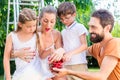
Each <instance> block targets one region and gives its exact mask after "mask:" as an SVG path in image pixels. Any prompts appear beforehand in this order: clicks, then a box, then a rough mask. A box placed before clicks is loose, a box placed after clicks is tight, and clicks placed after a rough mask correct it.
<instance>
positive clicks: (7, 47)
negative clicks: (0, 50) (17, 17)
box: [3, 35, 12, 80]
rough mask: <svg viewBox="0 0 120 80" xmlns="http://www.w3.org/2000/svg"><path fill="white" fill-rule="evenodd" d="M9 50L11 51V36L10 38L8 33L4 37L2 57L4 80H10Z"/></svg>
mask: <svg viewBox="0 0 120 80" xmlns="http://www.w3.org/2000/svg"><path fill="white" fill-rule="evenodd" d="M11 51H12V38H11V35H8V36H7V38H6V44H5V50H4V59H3V64H4V71H5V75H6V80H11V74H10V53H11Z"/></svg>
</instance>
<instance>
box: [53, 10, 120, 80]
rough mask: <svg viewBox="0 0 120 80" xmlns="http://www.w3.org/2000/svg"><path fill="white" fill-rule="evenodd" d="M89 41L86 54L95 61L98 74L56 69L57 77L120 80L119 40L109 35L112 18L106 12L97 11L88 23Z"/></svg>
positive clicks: (112, 22) (86, 79)
mask: <svg viewBox="0 0 120 80" xmlns="http://www.w3.org/2000/svg"><path fill="white" fill-rule="evenodd" d="M88 25H89V32H90V40H91V41H92V42H93V43H94V44H93V45H92V46H90V47H89V48H88V52H89V53H90V54H91V55H92V56H93V57H94V58H96V59H97V61H98V64H99V66H100V71H98V72H82V71H81V72H80V71H78V72H75V71H72V70H68V69H56V68H54V70H55V71H57V72H58V74H56V75H57V76H58V77H61V76H65V75H74V76H77V77H79V78H82V79H85V80H120V38H114V37H112V35H111V33H110V32H111V31H112V28H113V26H114V18H113V16H112V15H111V14H110V13H109V12H108V11H107V10H102V9H100V10H97V11H95V12H94V13H93V14H92V17H91V19H90V21H89V23H88Z"/></svg>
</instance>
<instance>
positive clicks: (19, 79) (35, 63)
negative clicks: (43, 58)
mask: <svg viewBox="0 0 120 80" xmlns="http://www.w3.org/2000/svg"><path fill="white" fill-rule="evenodd" d="M11 36H12V42H13V50H19V49H22V48H25V47H30V48H31V50H35V51H36V52H35V57H34V58H33V59H32V60H31V61H30V62H29V63H28V62H25V61H24V60H22V59H20V58H15V64H16V70H15V72H14V74H13V79H12V80H32V79H33V78H34V79H35V80H40V79H41V76H40V75H41V63H40V59H39V55H38V51H37V49H36V35H35V34H34V35H33V37H32V38H31V39H30V40H28V41H26V42H21V41H20V40H19V38H18V36H17V34H16V33H15V32H11ZM31 71H32V72H31ZM30 76H32V77H33V78H30ZM41 80H42V79H41Z"/></svg>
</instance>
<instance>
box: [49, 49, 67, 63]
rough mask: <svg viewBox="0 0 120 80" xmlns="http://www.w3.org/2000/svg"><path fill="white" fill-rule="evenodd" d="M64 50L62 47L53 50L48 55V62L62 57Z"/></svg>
mask: <svg viewBox="0 0 120 80" xmlns="http://www.w3.org/2000/svg"><path fill="white" fill-rule="evenodd" d="M64 53H65V50H64V49H63V48H58V49H56V50H54V52H53V53H52V54H51V56H50V57H49V62H50V63H52V62H53V61H59V60H61V59H62V57H63V54H64Z"/></svg>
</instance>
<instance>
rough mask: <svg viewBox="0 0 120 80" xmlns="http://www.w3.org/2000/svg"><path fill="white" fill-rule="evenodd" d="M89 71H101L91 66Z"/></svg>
mask: <svg viewBox="0 0 120 80" xmlns="http://www.w3.org/2000/svg"><path fill="white" fill-rule="evenodd" d="M88 71H91V72H97V71H99V68H89V69H88Z"/></svg>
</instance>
